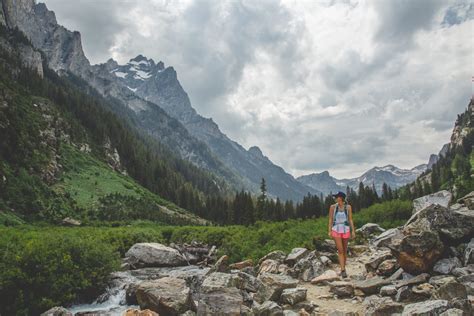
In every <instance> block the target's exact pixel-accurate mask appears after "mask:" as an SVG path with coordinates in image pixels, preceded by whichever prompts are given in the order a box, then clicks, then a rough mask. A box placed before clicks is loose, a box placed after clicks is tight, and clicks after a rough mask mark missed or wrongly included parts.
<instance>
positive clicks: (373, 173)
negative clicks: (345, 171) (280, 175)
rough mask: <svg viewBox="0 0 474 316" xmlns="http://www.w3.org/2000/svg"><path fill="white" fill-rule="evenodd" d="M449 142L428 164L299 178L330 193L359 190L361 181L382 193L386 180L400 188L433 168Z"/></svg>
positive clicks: (302, 181)
mask: <svg viewBox="0 0 474 316" xmlns="http://www.w3.org/2000/svg"><path fill="white" fill-rule="evenodd" d="M447 148H448V144H445V145H444V146H443V148H442V149H441V150H440V152H439V153H438V154H437V155H436V154H432V155H431V156H430V158H429V161H428V163H427V164H421V165H418V166H416V167H413V168H412V169H401V168H398V167H396V166H394V165H386V166H383V167H373V168H371V169H369V170H368V171H366V172H364V173H363V174H362V175H361V176H359V177H356V178H351V179H337V178H334V177H332V176H331V175H330V174H329V172H328V171H323V172H321V173H312V174H309V175H304V176H300V177H298V178H297V180H298V181H300V182H301V183H303V184H305V185H307V186H310V187H312V188H313V189H315V190H318V191H321V192H323V194H330V193H331V192H332V193H334V192H337V191H344V192H345V191H346V188H347V186H349V187H350V188H352V189H354V190H356V191H357V190H358V187H359V183H360V182H362V183H364V185H369V186H371V185H372V184H373V185H374V186H375V189H376V190H377V192H378V193H379V194H380V193H381V192H382V186H383V184H384V182H385V183H386V184H387V185H388V186H389V187H391V188H392V189H396V188H399V187H401V186H403V185H405V184H407V183H410V182H413V181H415V180H416V178H417V177H418V176H419V175H421V174H422V173H423V172H424V171H426V170H427V169H431V167H432V166H433V164H435V163H436V162H437V161H438V158H439V156H440V155H444V154H445V153H446V151H447Z"/></svg>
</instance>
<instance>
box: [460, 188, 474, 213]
mask: <svg viewBox="0 0 474 316" xmlns="http://www.w3.org/2000/svg"><path fill="white" fill-rule="evenodd" d="M457 202H458V203H460V204H462V205H464V206H465V207H467V208H468V209H470V210H474V191H472V192H470V193H468V194H467V195H465V196H463V197H462V198H460V199H458V200H457Z"/></svg>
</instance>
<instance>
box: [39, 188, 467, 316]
mask: <svg viewBox="0 0 474 316" xmlns="http://www.w3.org/2000/svg"><path fill="white" fill-rule="evenodd" d="M413 205H414V207H413V216H412V217H411V218H410V219H409V220H408V221H407V222H406V224H405V225H403V226H401V227H397V228H392V229H389V230H384V229H382V228H381V227H379V226H378V225H376V224H371V223H369V224H366V225H364V226H363V227H361V228H359V229H358V234H359V235H363V236H364V237H365V240H366V242H365V243H364V244H361V245H353V244H352V243H350V244H349V251H350V254H349V257H348V262H347V268H346V270H347V273H348V277H347V278H344V279H341V278H340V277H339V276H338V274H337V272H336V271H339V268H338V264H337V252H336V248H335V245H334V242H333V241H332V240H324V241H321V242H318V243H316V245H315V250H309V249H306V248H294V249H293V250H292V251H291V252H290V253H284V252H282V251H278V250H277V251H273V252H271V253H269V254H267V255H266V256H264V257H263V258H261V259H260V260H259V261H258V262H252V261H251V260H246V261H242V262H238V263H234V264H229V263H228V257H227V256H225V255H224V256H222V257H220V258H217V257H216V248H215V247H214V246H212V247H211V246H209V245H205V244H202V243H199V242H193V243H191V244H184V245H174V244H171V245H168V246H165V245H162V244H158V243H140V244H135V245H134V246H132V247H131V248H130V250H129V251H128V252H127V253H126V256H125V258H124V260H123V265H122V271H118V272H115V273H113V274H112V275H111V281H110V287H109V289H108V291H107V292H106V293H104V295H102V296H101V297H99V298H98V299H97V300H96V301H95V302H94V303H92V304H88V305H76V306H72V307H70V308H69V309H65V308H63V307H55V308H53V309H51V310H49V311H47V312H45V313H44V314H42V315H54V316H57V315H77V316H91V315H155V316H156V315H289V316H291V315H321V316H322V315H346V316H351V315H472V313H473V307H472V305H473V303H474V192H472V193H470V194H468V195H467V196H466V197H464V198H462V199H460V200H458V201H452V196H451V194H450V193H449V192H447V191H441V192H438V193H435V194H432V195H429V196H425V197H422V198H419V199H417V200H415V201H414V203H413Z"/></svg>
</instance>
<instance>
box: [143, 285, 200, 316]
mask: <svg viewBox="0 0 474 316" xmlns="http://www.w3.org/2000/svg"><path fill="white" fill-rule="evenodd" d="M136 296H137V301H138V304H139V305H140V308H141V309H147V308H148V309H151V310H152V311H155V312H157V313H159V314H163V315H179V314H181V313H184V312H186V311H187V310H196V306H195V304H194V301H193V300H192V297H191V289H190V288H189V287H188V286H187V285H186V281H185V280H183V279H179V278H173V277H164V278H161V279H157V280H153V281H145V282H142V283H140V284H139V285H138V287H137V290H136Z"/></svg>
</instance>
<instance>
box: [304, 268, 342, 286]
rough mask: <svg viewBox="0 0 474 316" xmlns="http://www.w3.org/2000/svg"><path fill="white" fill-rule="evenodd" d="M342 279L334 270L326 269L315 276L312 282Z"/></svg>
mask: <svg viewBox="0 0 474 316" xmlns="http://www.w3.org/2000/svg"><path fill="white" fill-rule="evenodd" d="M336 280H340V277H339V276H338V275H337V273H336V271H334V270H326V271H325V272H324V273H323V274H321V275H319V276H317V277H315V278H313V279H312V280H311V283H312V284H326V283H328V282H332V281H336Z"/></svg>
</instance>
